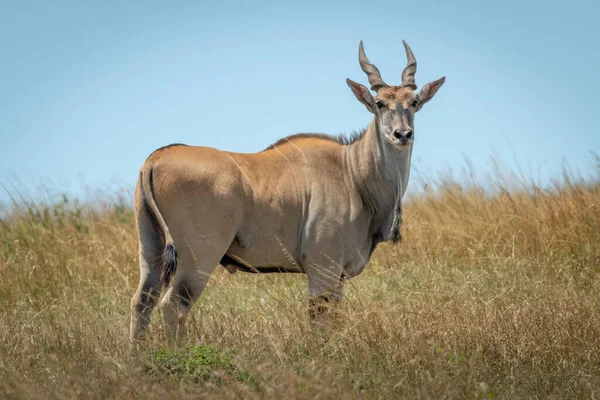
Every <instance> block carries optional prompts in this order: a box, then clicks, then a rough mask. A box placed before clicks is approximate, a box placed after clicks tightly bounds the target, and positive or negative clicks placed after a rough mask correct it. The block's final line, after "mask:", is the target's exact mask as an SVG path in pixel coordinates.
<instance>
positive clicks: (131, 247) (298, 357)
mask: <svg viewBox="0 0 600 400" xmlns="http://www.w3.org/2000/svg"><path fill="white" fill-rule="evenodd" d="M513 178H514V177H508V178H507V177H506V176H504V173H500V172H498V173H497V174H496V176H495V178H494V179H493V180H491V181H490V182H488V183H486V187H487V189H486V191H484V190H483V189H482V188H481V186H480V185H478V184H475V183H462V184H458V183H457V182H456V181H454V180H452V179H448V178H443V179H437V180H435V179H433V180H429V189H428V190H426V191H425V192H424V193H423V194H421V195H419V196H415V197H413V198H412V199H410V200H409V201H408V202H407V204H406V208H405V213H404V220H405V225H404V229H403V235H404V238H405V241H404V243H402V244H401V245H399V246H397V247H395V248H393V247H391V246H382V247H381V248H379V249H378V250H377V252H376V254H375V257H374V260H373V261H372V262H371V264H370V266H369V267H368V268H367V269H366V271H365V272H364V273H363V274H362V275H360V276H359V277H357V278H355V279H353V280H352V281H350V282H349V285H348V287H347V290H346V300H345V302H344V304H343V307H342V313H341V318H340V320H339V321H338V326H337V327H336V328H335V329H333V330H331V331H330V332H327V333H326V334H318V333H315V332H313V331H311V329H310V328H309V324H308V318H307V312H306V304H307V299H306V287H305V286H306V283H305V278H304V277H302V276H296V275H294V276H291V275H290V276H285V275H282V276H275V275H268V276H254V275H249V274H243V273H238V274H236V275H229V274H227V273H226V272H224V271H223V270H222V269H219V271H218V273H216V274H215V275H214V276H213V278H212V279H211V281H210V284H209V287H208V288H207V289H206V290H205V292H204V294H203V296H202V297H201V299H200V301H199V302H198V304H197V305H196V306H195V308H194V312H193V318H192V319H191V321H190V344H188V345H187V346H186V347H184V348H181V349H178V350H168V349H165V348H164V346H163V343H164V337H163V333H162V328H161V322H160V319H161V318H160V315H159V313H158V312H157V311H155V313H154V315H153V322H152V324H151V331H150V335H149V339H148V340H149V343H148V348H146V349H145V350H141V351H138V352H133V353H130V352H129V351H128V342H127V330H128V323H129V302H130V298H131V296H132V295H133V292H134V290H135V286H136V285H137V277H138V269H137V242H136V235H135V228H134V223H133V215H132V212H131V209H130V208H129V207H127V206H124V205H123V203H122V202H118V201H117V202H115V203H114V204H113V205H108V203H107V204H105V207H104V208H103V209H100V210H99V209H94V208H91V207H89V206H83V205H78V204H73V203H70V202H69V201H63V202H62V203H61V204H57V205H52V206H51V205H37V206H34V205H32V204H29V203H26V202H23V201H19V202H18V204H17V207H16V208H15V209H14V210H13V211H12V212H11V213H10V214H9V215H8V217H6V218H5V219H4V221H0V346H1V347H0V397H2V398H6V397H9V398H39V397H45V398H75V397H76V398H102V399H104V398H129V397H136V398H147V399H152V398H160V399H163V398H165V396H167V398H175V397H180V398H187V397H193V398H198V397H219V398H239V397H244V398H265V397H266V398H281V397H283V396H287V397H289V398H313V397H315V398H340V397H341V396H344V398H346V397H347V398H360V397H365V398H436V399H438V398H493V397H497V398H559V399H562V398H593V397H598V396H600V358H599V357H598V354H600V313H599V312H600V309H599V308H600V307H599V301H600V279H599V272H600V208H599V207H600V185H599V184H598V183H597V181H594V182H582V181H574V179H573V178H572V177H571V176H570V175H569V174H565V177H564V178H565V179H562V180H561V182H562V183H561V184H556V185H554V186H553V187H551V188H546V189H543V190H542V189H539V188H534V187H533V186H531V184H530V183H527V184H523V183H521V184H519V185H517V186H513V187H510V186H508V185H507V184H506V182H508V181H514V179H513ZM413 183H415V182H413ZM415 184H416V183H415Z"/></svg>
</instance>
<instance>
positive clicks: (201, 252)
mask: <svg viewBox="0 0 600 400" xmlns="http://www.w3.org/2000/svg"><path fill="white" fill-rule="evenodd" d="M231 236H232V237H231V239H229V238H228V240H229V241H223V242H222V243H226V244H227V245H224V244H222V245H221V247H222V248H221V249H219V250H217V252H215V246H209V245H206V244H199V245H197V246H195V248H193V249H192V248H191V247H190V246H187V247H183V248H182V247H179V249H181V250H180V251H179V262H178V266H177V272H176V274H175V277H174V279H173V284H172V286H171V287H170V288H169V290H168V291H167V293H166V294H165V296H164V297H163V299H162V301H161V302H160V308H161V310H162V312H163V318H164V321H165V332H166V334H167V338H168V340H169V342H173V341H174V340H175V339H177V341H178V342H181V341H182V340H183V338H184V337H185V336H186V327H185V324H186V320H187V317H188V315H189V313H190V311H191V308H192V305H193V304H194V303H195V302H196V300H198V298H199V297H200V295H201V294H202V291H203V290H204V288H205V287H206V284H207V283H208V280H209V278H210V275H211V274H212V273H213V271H214V270H215V268H216V267H217V265H218V263H219V260H220V259H221V257H222V256H223V254H224V253H225V251H226V250H227V248H228V247H229V243H231V240H233V234H232V235H231Z"/></svg>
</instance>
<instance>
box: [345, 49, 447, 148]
mask: <svg viewBox="0 0 600 400" xmlns="http://www.w3.org/2000/svg"><path fill="white" fill-rule="evenodd" d="M402 43H404V48H405V49H406V58H407V59H408V62H407V64H406V67H405V68H404V71H402V84H401V85H400V86H389V85H388V84H387V83H385V82H384V81H383V79H381V73H380V72H379V70H378V69H377V67H376V66H375V65H373V64H371V62H370V61H369V59H368V58H367V56H366V55H365V50H364V49H363V43H362V41H361V42H360V46H359V48H358V61H359V63H360V67H361V68H362V70H363V71H364V72H365V73H366V74H367V77H368V78H369V83H370V84H371V89H372V90H373V91H374V92H376V95H375V96H373V95H372V94H371V92H369V89H367V88H366V87H365V86H363V85H361V84H360V83H356V82H354V81H352V80H350V79H346V83H347V84H348V86H350V89H352V92H353V93H354V95H355V96H356V98H357V99H358V100H359V101H360V102H361V103H363V104H364V105H365V106H366V107H367V109H368V110H369V111H371V112H372V113H373V114H374V115H375V118H376V120H377V121H376V122H377V125H378V127H379V131H380V133H381V134H382V135H383V137H384V138H385V140H386V141H387V142H388V143H389V144H391V145H392V146H394V147H396V148H398V149H405V148H408V147H409V146H410V145H411V144H412V143H413V142H414V138H415V134H414V116H415V113H416V112H417V111H419V110H420V109H421V107H423V105H424V104H425V103H427V102H428V101H429V100H431V99H432V98H433V96H434V95H435V94H436V92H437V91H438V89H439V88H440V87H441V86H442V85H443V84H444V82H445V81H446V78H445V77H442V78H440V79H438V80H437V81H433V82H429V83H428V84H426V85H425V86H423V87H422V88H421V90H420V91H419V93H418V94H417V93H415V92H414V91H415V90H416V89H417V85H416V84H415V72H417V60H416V59H415V56H414V54H413V52H412V50H411V49H410V47H409V45H408V44H407V43H406V42H405V41H404V40H403V41H402Z"/></svg>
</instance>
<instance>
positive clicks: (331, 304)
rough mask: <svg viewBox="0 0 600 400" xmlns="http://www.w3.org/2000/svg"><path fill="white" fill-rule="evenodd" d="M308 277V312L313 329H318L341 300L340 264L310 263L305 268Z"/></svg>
mask: <svg viewBox="0 0 600 400" xmlns="http://www.w3.org/2000/svg"><path fill="white" fill-rule="evenodd" d="M306 275H307V277H308V296H309V301H308V312H309V316H310V320H311V324H312V325H313V327H319V326H322V325H323V324H324V322H326V320H328V319H329V315H330V314H331V312H332V311H334V310H335V309H336V308H337V306H338V305H339V303H340V302H341V300H342V296H343V288H344V278H343V277H342V266H341V263H335V262H333V260H328V263H327V264H325V263H322V264H317V263H310V264H309V265H307V266H306Z"/></svg>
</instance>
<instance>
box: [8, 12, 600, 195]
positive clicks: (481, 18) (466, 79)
mask: <svg viewBox="0 0 600 400" xmlns="http://www.w3.org/2000/svg"><path fill="white" fill-rule="evenodd" d="M125 3H126V4H125ZM598 15H600V6H599V5H598V3H597V2H596V3H594V2H592V1H588V2H581V1H571V2H569V3H564V2H555V3H553V2H533V1H532V2H526V1H518V2H517V1H503V2H483V1H454V2H425V1H413V2H410V3H408V2H401V1H389V2H388V1H369V2H367V1H363V2H354V1H344V2H325V1H319V2H311V1H303V2H289V3H286V2H279V1H278V2H242V1H220V2H165V1H156V2H152V1H145V2H133V1H130V2H116V1H103V2H82V1H73V2H69V1H63V2H48V1H44V2H30V1H18V2H17V1H14V2H2V3H1V4H0V183H2V184H4V185H5V186H9V187H10V186H11V185H12V184H13V183H14V184H15V185H16V186H17V188H19V190H21V191H23V192H24V193H25V194H30V193H37V191H36V190H37V188H38V187H39V186H40V185H42V186H45V187H47V188H49V192H50V195H51V194H52V193H61V192H67V193H74V194H76V195H81V193H82V188H83V186H84V185H86V186H89V187H92V188H96V187H102V188H104V190H106V191H109V192H110V191H111V190H116V188H122V187H126V188H127V187H132V186H133V185H134V183H135V179H136V178H137V173H138V169H139V167H140V166H141V165H142V163H143V161H144V159H145V158H146V156H147V155H148V154H149V153H150V152H152V151H153V150H154V149H156V148H157V147H160V146H163V145H166V144H169V143H174V142H183V143H187V144H194V145H205V146H213V147H217V148H220V149H224V150H230V151H238V152H254V151H258V150H261V149H263V148H265V147H266V146H268V145H269V144H270V143H272V142H274V141H276V140H277V139H278V138H281V137H283V136H287V135H289V134H293V133H296V132H325V133H340V132H351V131H352V130H355V129H360V128H362V127H364V126H366V125H367V124H368V123H369V121H370V114H369V113H368V111H366V110H365V108H364V107H363V106H362V105H361V104H360V103H359V102H358V101H357V100H356V99H355V98H354V96H353V95H352V93H351V91H350V90H349V88H348V87H347V86H346V83H345V79H346V77H349V78H351V79H353V80H355V81H358V82H361V83H363V84H366V83H367V79H366V75H365V74H364V73H363V72H362V71H361V70H360V67H359V65H358V61H357V52H358V43H359V41H360V40H363V41H364V44H365V50H366V53H367V55H368V57H369V58H370V60H371V61H372V62H373V63H374V64H375V65H377V66H378V67H379V69H380V70H381V72H382V76H383V78H384V80H385V81H386V82H388V83H389V84H399V83H400V76H401V72H402V69H403V68H404V65H405V63H406V59H405V55H404V51H403V47H402V43H401V40H402V39H405V40H407V42H408V43H409V44H410V45H411V47H412V49H413V51H414V53H415V55H416V58H417V61H418V71H417V74H416V80H417V84H418V85H419V87H421V86H422V85H424V84H425V83H427V82H429V81H432V80H434V79H437V78H439V77H441V76H443V75H445V76H446V79H447V80H446V84H445V85H444V86H443V87H442V89H440V91H439V92H438V94H437V95H436V97H435V98H434V99H433V100H432V101H431V102H430V103H428V104H427V105H426V106H425V107H424V108H423V110H421V111H420V112H419V114H417V117H416V122H415V135H416V143H415V149H414V153H413V154H414V165H415V166H416V168H418V169H419V171H422V172H423V171H424V172H428V171H429V172H435V171H441V170H445V169H452V170H456V171H458V170H460V169H461V168H462V167H463V166H464V161H463V160H464V158H465V157H466V158H469V159H470V160H471V161H472V163H473V165H474V166H475V168H476V170H478V171H486V170H490V169H491V167H490V162H489V155H490V154H491V153H495V154H497V155H498V156H500V157H501V158H502V159H503V160H504V161H505V162H506V163H508V164H511V163H514V162H515V160H517V161H518V162H519V165H520V167H521V168H522V169H524V170H526V171H529V170H531V171H532V175H534V176H536V177H538V176H539V177H540V179H541V180H542V181H545V180H547V179H549V178H550V177H553V176H556V175H557V174H558V173H559V171H560V168H561V165H562V162H563V160H566V161H567V162H568V163H569V164H570V166H571V167H573V168H576V169H579V170H580V171H581V172H583V173H585V172H586V171H588V170H589V168H590V166H591V165H592V157H591V156H590V153H589V152H590V151H595V152H600V135H599V128H598V122H597V118H596V116H597V114H598V106H599V105H600V102H599V101H598V100H597V96H598V93H599V91H600V78H599V76H600V75H599V74H600V73H599V72H598V71H600V68H599V67H600V51H599V49H600V47H599V46H598V42H597V41H598V38H600V28H599V27H598V22H597V16H598ZM411 183H413V184H416V183H415V182H411ZM409 189H410V186H409ZM6 199H7V196H6V194H5V193H4V192H3V191H2V193H0V200H4V201H5V200H6Z"/></svg>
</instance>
